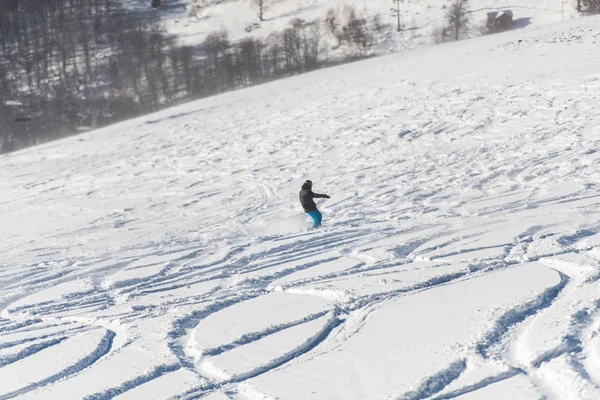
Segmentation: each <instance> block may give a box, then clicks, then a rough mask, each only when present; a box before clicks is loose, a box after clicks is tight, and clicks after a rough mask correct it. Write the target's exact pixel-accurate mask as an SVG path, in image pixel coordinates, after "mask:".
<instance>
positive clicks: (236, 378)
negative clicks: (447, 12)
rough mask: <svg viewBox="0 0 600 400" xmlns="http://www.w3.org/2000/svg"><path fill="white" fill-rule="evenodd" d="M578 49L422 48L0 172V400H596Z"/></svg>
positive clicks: (566, 40)
mask: <svg viewBox="0 0 600 400" xmlns="http://www.w3.org/2000/svg"><path fill="white" fill-rule="evenodd" d="M599 41H600V19H598V18H588V19H582V20H579V21H572V22H567V23H565V24H561V25H558V26H551V27H544V28H536V27H534V28H531V29H530V30H529V31H528V32H527V34H525V33H524V31H515V32H511V33H507V34H504V35H495V36H489V37H484V38H477V39H473V40H469V41H463V42H457V43H452V44H448V45H442V46H434V47H428V48H424V49H419V50H415V51H412V52H407V53H405V54H402V55H393V56H388V57H381V58H376V59H370V60H367V61H364V62H360V63H354V64H347V65H344V66H341V67H336V68H330V69H325V70H320V71H317V72H314V73H310V74H305V75H301V76H298V77H295V78H292V79H287V80H282V81H277V82H273V83H270V84H267V85H263V86H256V87H253V88H249V89H245V90H240V91H236V92H231V93H228V94H224V95H221V96H217V97H213V98H208V99H204V100H202V101H197V102H194V103H190V104H187V105H184V106H181V107H178V108H173V109H169V110H165V111H162V112H160V113H157V114H153V115H149V116H145V117H142V118H138V119H136V120H132V121H128V122H126V123H123V124H119V125H115V126H112V127H110V128H106V129H102V130H98V131H95V132H90V133H87V134H84V135H80V136H77V137H73V138H69V139H66V140H61V141H57V142H54V143H51V144H47V145H43V146H38V147H35V148H30V149H27V150H24V151H20V152H16V153H12V154H8V155H4V156H2V157H1V158H0V221H1V223H0V254H1V256H0V264H1V267H0V310H1V312H0V399H9V398H18V399H84V398H85V399H108V398H113V397H114V398H117V399H169V398H182V399H194V398H202V399H210V400H224V399H234V400H254V399H263V400H265V399H266V400H269V399H286V400H288V399H292V400H295V399H298V400H306V399H323V400H325V399H327V400H331V399H344V400H349V399H361V400H364V399H426V398H431V399H448V398H459V399H485V400H494V399H506V398H510V399H539V398H546V399H561V400H563V399H578V400H582V399H598V398H600V341H599V339H598V338H599V335H598V333H599V332H600V312H599V307H600V279H599V278H600V224H599V222H598V218H599V217H600V192H599V189H600V185H599V184H598V182H599V181H600V166H599V163H600V151H599V150H600V136H599V134H600V114H599V113H598V105H599V104H600V98H599V96H600V95H599V94H598V93H599V91H600V73H599V72H598V68H597V66H598V64H599V63H600V53H599V52H598V45H599V44H598V43H599ZM305 179H312V180H313V181H314V183H315V191H317V192H321V193H327V194H329V195H331V199H329V200H321V201H320V208H321V209H322V211H323V214H324V226H323V227H322V229H318V230H311V229H309V225H308V219H307V217H306V216H305V215H304V214H303V212H302V210H301V208H300V205H299V204H298V199H297V195H298V190H299V188H300V185H301V184H302V182H303V181H304V180H305Z"/></svg>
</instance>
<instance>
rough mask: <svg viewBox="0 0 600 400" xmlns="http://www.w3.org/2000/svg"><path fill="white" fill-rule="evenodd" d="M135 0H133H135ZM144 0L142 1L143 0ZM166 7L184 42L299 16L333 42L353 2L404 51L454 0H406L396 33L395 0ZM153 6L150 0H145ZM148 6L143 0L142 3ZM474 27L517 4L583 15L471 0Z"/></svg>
mask: <svg viewBox="0 0 600 400" xmlns="http://www.w3.org/2000/svg"><path fill="white" fill-rule="evenodd" d="M132 1H133V0H132ZM140 1H141V0H140ZM164 3H165V6H164V7H163V8H161V9H160V11H159V13H160V16H161V19H162V20H163V21H164V23H165V27H166V30H167V31H168V32H170V33H172V34H174V35H176V36H177V37H178V38H180V39H181V41H182V43H184V44H196V43H198V42H201V41H202V40H204V38H205V37H206V36H207V35H208V34H209V33H211V32H215V31H218V30H222V29H224V30H226V31H227V32H228V33H229V35H230V38H232V39H233V40H238V39H241V38H244V37H248V36H253V37H257V38H262V39H266V38H267V37H268V36H269V35H270V34H272V33H274V32H282V31H283V30H284V29H286V28H288V27H289V25H290V22H291V21H292V20H293V19H295V18H300V19H303V20H306V21H312V20H320V21H321V24H322V25H323V27H322V34H323V40H324V43H327V44H328V46H329V47H330V49H329V54H330V55H331V56H335V53H336V52H335V51H332V49H331V47H333V46H335V45H336V40H335V38H334V37H332V36H331V35H330V34H328V33H327V29H326V27H325V22H324V20H325V16H326V15H327V12H328V10H330V9H333V10H335V12H336V15H337V17H338V21H343V20H344V14H345V12H344V9H345V7H348V6H349V7H353V8H354V9H355V10H356V11H357V12H358V13H359V14H360V15H363V16H365V17H366V18H367V19H368V20H369V21H370V22H371V23H372V22H373V21H374V18H375V17H376V16H378V18H379V20H380V22H381V24H382V25H383V28H384V29H383V30H382V31H381V32H377V33H376V39H377V44H376V46H375V51H376V52H380V53H381V52H386V51H398V50H404V49H411V48H416V47H420V46H424V45H428V44H431V41H432V40H431V34H432V32H433V30H434V29H435V28H436V27H439V26H442V25H443V24H444V22H443V19H444V13H445V11H446V7H447V6H448V5H449V4H450V3H451V1H450V0H405V1H402V3H401V4H400V25H401V27H402V32H401V33H399V34H397V33H396V24H397V19H396V17H395V16H394V14H393V13H392V12H391V9H392V8H393V7H394V6H395V4H394V3H392V1H391V0H368V1H367V0H277V1H275V0H265V5H266V9H265V14H264V19H265V20H264V21H262V22H261V21H260V20H259V19H258V9H257V6H256V5H255V4H254V3H253V1H252V0H225V1H223V0H177V1H167V0H165V2H164ZM141 4H142V5H143V7H147V2H142V3H141ZM141 7H142V6H141V5H140V8H141ZM470 9H471V15H472V17H471V23H472V25H473V29H474V30H476V28H477V26H479V25H481V23H482V22H483V21H484V20H485V18H486V14H487V12H489V11H493V10H498V9H511V10H512V11H513V13H514V18H515V21H516V24H517V26H519V27H524V26H527V25H529V24H532V25H545V24H554V23H556V22H560V21H566V20H570V19H573V18H578V15H577V12H576V10H575V4H574V3H573V2H571V1H567V0H518V1H514V0H512V1H511V0H478V1H476V2H470Z"/></svg>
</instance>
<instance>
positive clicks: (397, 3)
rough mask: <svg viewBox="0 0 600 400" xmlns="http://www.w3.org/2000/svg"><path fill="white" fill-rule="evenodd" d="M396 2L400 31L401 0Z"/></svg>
mask: <svg viewBox="0 0 600 400" xmlns="http://www.w3.org/2000/svg"><path fill="white" fill-rule="evenodd" d="M394 1H395V2H396V17H398V24H397V26H398V32H400V0H394Z"/></svg>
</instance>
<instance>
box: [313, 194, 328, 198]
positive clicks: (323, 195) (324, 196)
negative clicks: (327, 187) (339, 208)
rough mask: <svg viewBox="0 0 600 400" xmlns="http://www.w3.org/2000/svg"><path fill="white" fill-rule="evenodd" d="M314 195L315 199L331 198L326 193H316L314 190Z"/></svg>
mask: <svg viewBox="0 0 600 400" xmlns="http://www.w3.org/2000/svg"><path fill="white" fill-rule="evenodd" d="M313 197H314V198H315V199H329V198H330V197H329V196H327V195H326V194H319V193H314V192H313Z"/></svg>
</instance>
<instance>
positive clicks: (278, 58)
mask: <svg viewBox="0 0 600 400" xmlns="http://www.w3.org/2000/svg"><path fill="white" fill-rule="evenodd" d="M159 12H160V9H158V10H156V9H154V8H152V7H151V5H150V3H149V4H148V9H147V10H142V11H139V10H138V11H131V10H128V9H126V8H124V7H123V5H122V4H121V2H120V1H119V0H0V122H2V124H1V126H2V129H1V131H0V146H1V147H0V150H1V151H2V152H8V151H12V150H16V149H19V148H23V147H26V146H30V145H34V144H38V143H42V142H45V141H49V140H53V139H57V138H60V137H64V136H67V135H71V134H73V133H76V132H78V131H82V130H88V129H91V128H95V127H100V126H103V125H106V124H109V123H112V122H116V121H120V120H124V119H127V118H131V117H133V116H136V115H140V114H143V113H147V112H152V111H156V110H158V109H160V108H162V107H165V106H169V105H173V104H178V103H181V102H183V101H187V100H190V99H196V98H201V97H205V96H209V95H213V94H216V93H220V92H223V91H227V90H231V89H235V88H239V87H243V86H248V85H253V84H257V83H261V82H265V81H268V80H272V79H276V78H280V77H284V76H289V75H291V74H296V73H300V72H303V71H308V70H313V69H316V68H319V67H322V66H324V65H327V64H328V57H327V49H326V47H325V46H323V44H322V42H321V38H322V35H323V34H324V32H323V31H324V30H325V29H333V30H334V31H336V33H337V34H338V36H339V42H340V44H342V43H343V42H348V43H350V44H352V45H354V46H356V48H357V49H359V50H358V51H357V52H355V53H352V55H349V56H348V58H352V59H356V58H359V57H361V56H364V54H365V51H366V49H367V48H368V47H369V46H370V44H371V43H370V40H371V39H370V35H369V33H368V27H367V22H366V20H365V19H364V18H361V17H359V16H358V15H357V14H356V13H355V12H354V11H353V10H350V11H349V15H347V16H346V18H345V19H344V23H343V25H342V26H340V25H341V24H340V23H338V21H336V20H330V21H329V26H325V25H324V24H322V23H321V22H319V21H303V20H300V19H296V20H294V21H292V23H291V24H290V26H289V28H287V29H285V30H284V31H283V32H278V33H274V34H272V35H271V36H269V38H267V39H266V40H259V39H253V38H247V39H244V40H241V41H238V42H232V41H230V40H229V38H228V34H227V32H225V31H220V32H214V33H212V34H210V35H208V37H207V38H206V39H205V40H204V42H203V43H201V44H200V45H198V46H194V47H192V46H179V45H178V44H177V42H176V39H175V38H173V37H170V36H169V35H167V34H166V33H165V31H164V29H163V28H162V27H161V23H160V18H159V14H158V13H159ZM337 30H339V32H337Z"/></svg>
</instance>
